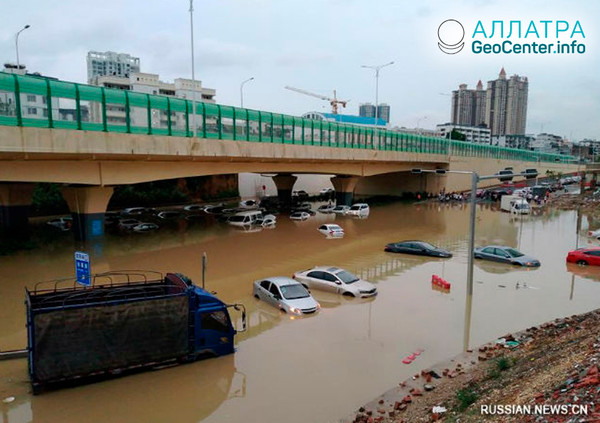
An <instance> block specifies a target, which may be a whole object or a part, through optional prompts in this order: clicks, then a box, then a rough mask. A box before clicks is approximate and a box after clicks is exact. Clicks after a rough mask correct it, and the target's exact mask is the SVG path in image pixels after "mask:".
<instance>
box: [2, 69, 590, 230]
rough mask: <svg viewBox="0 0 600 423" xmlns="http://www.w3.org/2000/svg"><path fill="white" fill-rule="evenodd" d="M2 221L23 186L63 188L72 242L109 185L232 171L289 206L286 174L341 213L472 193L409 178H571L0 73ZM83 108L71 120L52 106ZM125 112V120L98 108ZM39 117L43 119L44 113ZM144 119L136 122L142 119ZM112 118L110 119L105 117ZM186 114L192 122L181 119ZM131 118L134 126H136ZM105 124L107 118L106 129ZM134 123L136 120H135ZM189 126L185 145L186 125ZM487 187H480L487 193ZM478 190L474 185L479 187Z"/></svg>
mask: <svg viewBox="0 0 600 423" xmlns="http://www.w3.org/2000/svg"><path fill="white" fill-rule="evenodd" d="M0 94H2V95H3V96H5V97H6V98H7V99H10V100H12V101H11V102H7V103H8V104H9V105H11V107H12V108H11V107H7V108H4V109H2V110H1V111H0V183H2V188H1V189H0V201H1V203H0V216H1V217H2V222H3V225H8V226H10V227H13V226H14V224H16V223H19V222H20V224H22V223H23V222H24V221H26V218H25V219H24V218H23V216H26V214H25V211H26V208H27V207H26V206H27V204H29V202H30V197H31V195H30V188H29V187H27V186H26V185H23V183H35V182H54V183H60V184H64V185H65V188H64V189H63V195H64V197H65V200H66V201H67V203H68V204H69V207H70V209H71V212H72V213H73V216H74V221H75V225H77V229H78V230H77V231H75V233H76V234H77V235H76V236H79V237H81V238H83V239H86V238H88V237H92V236H101V235H102V233H103V215H104V212H105V210H106V205H107V204H108V201H109V199H110V196H111V194H112V190H113V187H114V186H116V185H122V184H135V183H140V182H148V181H157V180H164V179H174V178H182V177H190V176H203V175H220V174H232V173H240V172H252V173H269V174H275V175H277V176H275V178H274V182H275V184H276V185H277V188H278V191H279V195H280V196H281V197H282V198H283V199H284V200H286V199H288V198H289V197H288V196H291V191H292V189H293V184H294V181H295V177H294V176H293V175H294V174H302V173H310V174H328V175H336V177H334V178H333V180H332V183H333V185H334V187H335V189H336V192H337V196H338V198H337V199H338V201H339V202H340V203H350V202H351V201H352V199H353V195H355V194H356V195H359V196H361V197H364V196H369V195H401V194H402V193H404V192H417V191H418V192H429V193H437V192H439V191H440V190H441V189H443V188H445V189H446V190H447V191H460V190H467V189H469V181H468V178H460V177H454V176H452V177H448V176H444V177H440V176H437V175H432V174H422V175H412V174H410V169H412V168H415V167H418V168H422V169H436V168H444V169H450V170H473V171H477V172H479V173H480V174H489V173H496V172H497V171H498V170H500V169H504V168H505V167H508V166H512V167H513V168H514V169H515V171H518V170H523V169H525V168H536V169H537V170H538V171H539V172H540V174H541V175H543V174H544V173H545V172H546V171H552V172H555V173H556V172H562V173H565V174H566V173H574V172H577V171H578V170H581V169H579V167H578V166H577V165H575V164H573V163H572V160H573V158H572V157H570V156H558V155H552V154H544V153H534V152H529V151H524V150H515V149H507V148H502V147H493V146H487V145H476V144H472V143H465V142H460V141H450V140H445V139H440V138H433V137H426V136H419V135H414V134H404V133H399V132H393V131H389V130H386V129H382V128H372V127H360V126H356V125H346V124H338V123H332V122H323V121H315V120H309V119H303V118H298V117H294V116H286V115H280V114H274V113H269V112H262V111H255V110H249V109H238V108H234V107H229V106H223V105H212V104H204V103H198V104H196V109H195V110H193V109H192V104H191V102H189V101H187V100H184V99H176V98H171V97H165V96H154V95H149V94H140V93H131V92H127V91H121V90H111V89H106V88H101V87H94V86H87V85H82V84H74V83H70V82H65V81H55V80H49V79H45V78H36V77H31V76H18V75H9V74H3V73H1V72H0ZM26 95H38V96H43V97H44V98H45V99H46V102H45V104H46V106H45V107H46V108H45V109H44V110H42V111H41V112H40V113H38V114H36V116H35V117H34V116H27V115H25V114H24V113H25V108H23V107H21V104H20V102H21V99H22V98H23V97H24V96H26ZM61 102H68V103H69V104H71V103H74V105H75V108H76V110H80V109H81V108H82V107H88V108H89V110H90V111H95V113H90V114H89V115H87V117H85V118H84V117H82V114H81V113H76V115H75V120H74V121H65V120H60V119H59V116H58V114H57V113H56V112H57V111H56V110H54V109H53V107H54V106H51V107H48V105H56V104H58V105H59V107H60V104H61ZM116 106H118V107H119V110H121V109H123V110H124V111H123V112H122V114H123V116H122V119H121V120H119V119H120V118H119V119H117V118H116V117H115V116H112V115H110V116H109V114H108V113H107V110H113V111H114V110H116V109H114V107H116ZM42 112H43V113H42ZM140 112H142V113H140ZM111 113H112V112H111ZM192 113H195V114H196V119H190V117H191V115H192ZM140 116H141V117H142V118H143V119H142V118H140ZM109 117H110V119H109ZM140 119H141V120H140ZM194 120H195V121H197V122H198V128H197V132H198V137H192V133H193V132H194V131H193V130H192V129H193V128H190V122H191V121H194ZM492 183H494V182H492V181H490V182H487V184H492ZM485 185H486V184H485V183H482V186H485Z"/></svg>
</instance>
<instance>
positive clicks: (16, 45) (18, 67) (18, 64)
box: [15, 25, 30, 70]
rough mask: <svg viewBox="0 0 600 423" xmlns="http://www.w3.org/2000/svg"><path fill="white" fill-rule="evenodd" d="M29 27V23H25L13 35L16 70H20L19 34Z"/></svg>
mask: <svg viewBox="0 0 600 423" xmlns="http://www.w3.org/2000/svg"><path fill="white" fill-rule="evenodd" d="M29 27H30V25H25V26H24V27H23V28H22V29H21V30H20V31H19V32H17V35H15V50H17V70H21V63H20V62H19V35H20V34H21V32H23V31H25V30H26V29H27V28H29Z"/></svg>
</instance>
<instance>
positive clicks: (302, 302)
mask: <svg viewBox="0 0 600 423" xmlns="http://www.w3.org/2000/svg"><path fill="white" fill-rule="evenodd" d="M252 294H253V295H254V297H255V298H257V299H259V300H262V301H265V302H266V303H269V304H271V305H273V306H275V307H277V308H279V309H280V310H282V311H284V312H285V313H290V314H295V315H304V314H312V313H316V312H317V311H319V310H320V309H321V306H320V305H319V303H318V302H317V301H315V299H314V298H313V297H312V295H310V292H308V290H307V289H306V288H305V287H304V286H303V285H302V284H301V283H300V282H297V281H295V280H294V279H291V278H286V277H284V276H274V277H271V278H267V279H260V280H257V281H255V282H254V289H253V292H252Z"/></svg>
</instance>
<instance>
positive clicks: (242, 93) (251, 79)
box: [240, 77, 254, 109]
mask: <svg viewBox="0 0 600 423" xmlns="http://www.w3.org/2000/svg"><path fill="white" fill-rule="evenodd" d="M250 81H254V77H251V78H248V79H246V80H245V81H243V82H242V83H241V84H240V107H241V108H242V109H243V108H244V84H245V83H246V82H250Z"/></svg>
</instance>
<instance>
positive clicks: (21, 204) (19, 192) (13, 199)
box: [0, 183, 35, 238]
mask: <svg viewBox="0 0 600 423" xmlns="http://www.w3.org/2000/svg"><path fill="white" fill-rule="evenodd" d="M34 188H35V184H28V183H11V184H0V225H1V228H2V232H3V233H5V234H7V235H9V236H11V237H12V236H14V237H18V238H27V236H28V235H29V220H28V218H29V206H30V205H31V199H32V197H33V189H34Z"/></svg>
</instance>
